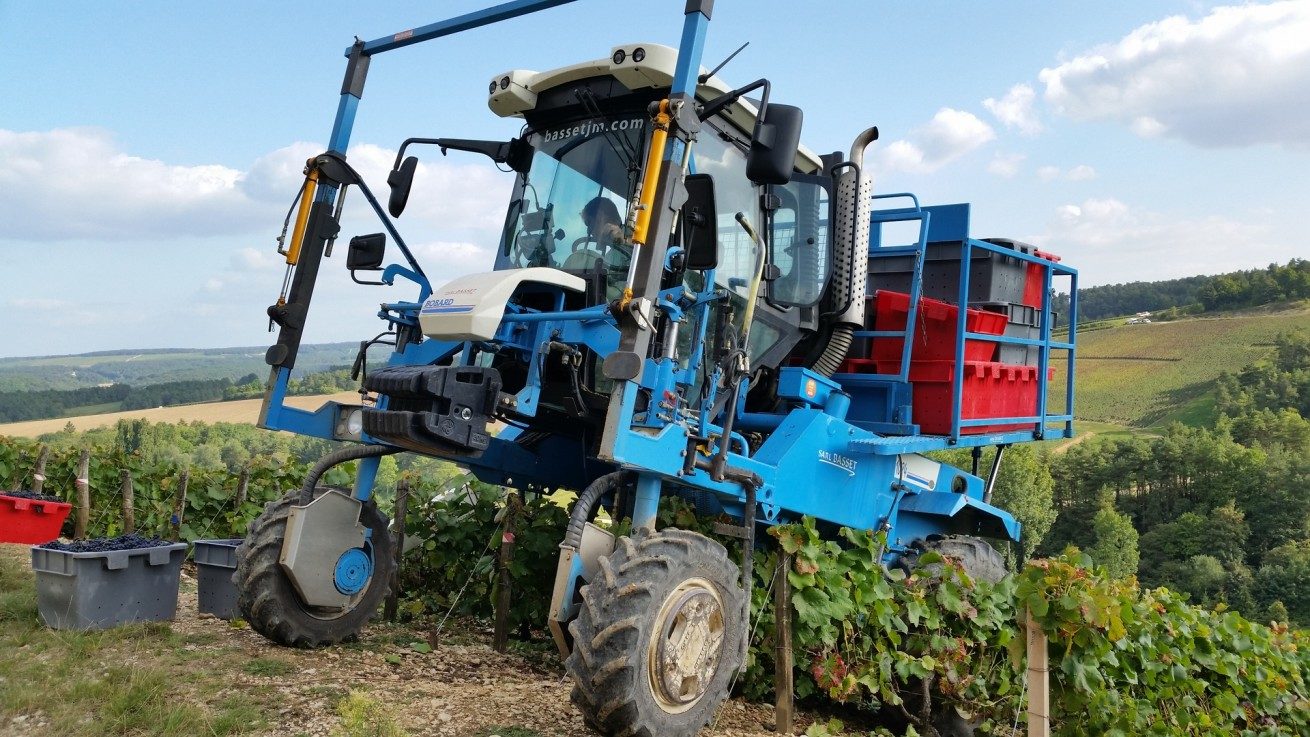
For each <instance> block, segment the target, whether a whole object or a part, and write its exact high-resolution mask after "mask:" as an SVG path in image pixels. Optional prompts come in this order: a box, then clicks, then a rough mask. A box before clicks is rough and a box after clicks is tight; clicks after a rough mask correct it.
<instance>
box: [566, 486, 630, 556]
mask: <svg viewBox="0 0 1310 737" xmlns="http://www.w3.org/2000/svg"><path fill="white" fill-rule="evenodd" d="M622 485H623V472H622V471H613V472H611V473H607V474H605V475H604V476H601V477H599V478H597V479H596V480H595V481H592V482H591V483H590V484H588V485H587V488H585V489H583V490H582V493H581V494H578V500H577V501H576V502H574V503H573V511H572V512H570V513H569V526H568V528H567V529H566V530H565V531H564V542H563V543H561V545H562V546H564V547H570V548H573V549H574V550H577V549H579V548H580V547H581V546H582V530H583V528H585V527H586V525H587V520H589V519H591V513H592V510H594V509H595V508H596V506H597V505H599V504H600V499H601V497H603V496H605V495H606V494H607V493H609V492H611V491H613V492H617V491H618V489H619V487H620V486H622Z"/></svg>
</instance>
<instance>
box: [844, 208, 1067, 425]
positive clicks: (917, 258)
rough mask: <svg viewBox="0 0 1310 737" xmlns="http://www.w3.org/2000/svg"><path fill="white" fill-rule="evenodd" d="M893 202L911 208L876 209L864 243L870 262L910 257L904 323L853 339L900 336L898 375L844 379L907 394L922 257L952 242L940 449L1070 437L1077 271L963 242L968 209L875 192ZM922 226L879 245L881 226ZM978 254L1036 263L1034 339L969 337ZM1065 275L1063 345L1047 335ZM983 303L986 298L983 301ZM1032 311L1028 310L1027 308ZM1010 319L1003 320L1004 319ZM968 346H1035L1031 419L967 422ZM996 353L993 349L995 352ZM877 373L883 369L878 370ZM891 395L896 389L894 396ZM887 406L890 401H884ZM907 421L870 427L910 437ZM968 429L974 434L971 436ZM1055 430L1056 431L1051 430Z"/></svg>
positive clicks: (1014, 252) (920, 292) (975, 242)
mask: <svg viewBox="0 0 1310 737" xmlns="http://www.w3.org/2000/svg"><path fill="white" fill-rule="evenodd" d="M895 198H909V199H910V201H911V202H912V203H913V205H912V206H911V207H904V208H896V209H885V210H875V211H873V212H872V213H871V216H870V228H871V229H870V244H869V246H870V247H869V257H870V260H871V262H872V261H873V260H876V259H880V258H898V257H904V256H912V257H913V259H914V261H913V270H912V273H911V276H910V286H909V300H910V301H909V310H908V313H907V314H906V320H905V326H904V329H903V330H885V329H883V330H859V331H856V333H855V337H856V338H857V339H873V340H876V339H900V340H901V341H902V344H901V360H900V366H899V371H898V372H897V373H881V372H878V373H860V374H855V375H849V374H848V375H843V376H842V379H843V381H846V380H850V381H854V382H860V383H863V384H866V385H867V384H871V383H872V384H883V385H886V386H887V387H888V390H889V391H892V390H893V389H895V388H896V387H897V386H899V387H900V391H901V395H900V396H902V397H906V396H908V395H909V394H910V392H911V391H912V389H911V386H910V385H911V368H912V365H913V362H914V347H915V343H916V341H915V340H914V337H915V335H916V330H918V329H919V328H920V324H919V323H920V319H919V318H920V315H919V308H920V302H921V298H922V297H923V293H924V287H923V279H924V270H925V260H926V259H927V257H928V244H929V243H958V244H959V283H958V290H957V291H956V293H955V295H954V298H955V304H956V308H957V309H956V318H955V319H956V324H955V331H954V335H955V344H954V346H953V351H952V355H953V357H954V361H953V370H952V371H951V378H950V431H949V434H948V435H945V436H932V437H941V438H942V440H943V441H944V442H943V443H942V445H943V446H974V445H990V444H998V443H1010V442H1022V441H1025V440H1032V439H1035V438H1045V437H1051V436H1052V434H1058V435H1059V436H1063V437H1072V436H1073V407H1074V373H1075V368H1076V353H1077V351H1076V341H1077V335H1076V331H1077V320H1078V297H1077V295H1078V272H1077V270H1076V269H1074V268H1071V267H1068V266H1064V265H1062V264H1060V263H1058V262H1056V261H1052V260H1048V259H1045V258H1041V257H1039V256H1035V255H1032V254H1029V253H1024V252H1023V251H1021V250H1019V249H1012V248H1008V247H1006V246H1003V245H998V244H996V243H991V242H987V241H981V240H975V239H972V238H970V237H969V234H968V221H969V209H968V205H943V206H928V207H925V206H921V205H920V204H919V201H918V198H917V197H915V196H914V195H912V194H909V193H896V194H888V195H879V196H876V197H875V198H874V199H876V200H888V199H895ZM913 221H918V222H919V223H920V228H919V235H918V238H917V240H916V241H915V242H914V243H910V244H906V245H891V246H887V245H883V242H884V239H883V233H882V226H883V225H885V224H888V223H896V222H913ZM978 251H983V252H988V253H989V254H990V255H989V256H988V257H989V258H993V259H1002V258H1008V259H1013V260H1016V261H1017V262H1019V263H1020V265H1021V266H1022V267H1023V268H1024V269H1025V270H1026V269H1028V268H1029V267H1030V266H1034V265H1035V266H1037V267H1040V269H1041V287H1042V296H1041V302H1040V313H1039V314H1040V317H1039V319H1038V327H1039V332H1038V337H1036V338H1032V337H1019V336H1008V335H993V334H988V333H979V332H973V331H970V330H969V329H968V327H969V322H968V320H969V314H968V313H969V304H970V300H969V297H970V294H971V287H972V284H971V281H972V278H973V266H974V260H975V255H976V253H977V252H978ZM1063 277H1067V278H1068V279H1069V284H1068V288H1069V294H1070V303H1069V315H1068V316H1067V318H1068V325H1069V328H1068V338H1067V340H1063V341H1057V340H1053V339H1052V332H1053V330H1054V328H1055V326H1054V322H1055V312H1054V310H1053V305H1052V299H1053V292H1052V287H1053V286H1054V281H1055V279H1057V278H1063ZM981 301H985V300H981ZM1029 306H1034V305H1029ZM1007 319H1008V316H1007ZM971 341H984V342H987V343H989V344H997V345H1000V346H1022V347H1033V348H1036V352H1037V360H1036V366H1035V369H1036V380H1035V384H1036V392H1035V401H1034V402H1033V410H1032V412H1031V413H1030V414H1026V415H1023V416H992V415H990V414H989V415H988V416H983V417H973V418H965V417H964V412H963V408H964V405H965V399H966V394H965V392H966V386H965V374H966V361H965V349H966V346H967V345H968V344H969V342H971ZM999 351H1000V349H999V348H998V350H997V352H999ZM1057 351H1064V352H1065V354H1066V356H1067V361H1066V373H1065V375H1064V377H1063V378H1064V381H1063V387H1062V389H1063V400H1064V401H1063V407H1062V408H1061V411H1059V412H1056V413H1052V412H1051V411H1050V409H1051V406H1052V402H1051V389H1052V387H1051V383H1052V382H1051V380H1050V378H1049V377H1050V376H1051V367H1052V363H1053V355H1052V354H1053V353H1054V352H1057ZM880 368H881V367H880ZM893 394H894V392H893ZM889 401H890V400H889ZM910 419H911V421H910V422H905V421H901V422H891V423H872V424H873V425H874V427H873V428H872V429H875V430H876V431H878V432H883V433H891V434H900V435H913V434H916V433H917V432H918V425H917V424H913V418H912V417H911V418H910ZM982 427H1001V428H1005V429H1004V430H1002V431H982V432H979V431H977V430H974V429H975V428H982ZM971 430H973V431H972V432H970V431H971ZM1053 431H1054V433H1053Z"/></svg>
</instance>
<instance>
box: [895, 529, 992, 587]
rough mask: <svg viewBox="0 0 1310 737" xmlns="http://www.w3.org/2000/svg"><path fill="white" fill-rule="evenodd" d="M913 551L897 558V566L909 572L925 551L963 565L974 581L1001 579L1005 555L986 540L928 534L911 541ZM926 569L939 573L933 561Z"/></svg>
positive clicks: (938, 568) (938, 566)
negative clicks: (924, 538) (898, 559)
mask: <svg viewBox="0 0 1310 737" xmlns="http://www.w3.org/2000/svg"><path fill="white" fill-rule="evenodd" d="M914 548H915V551H914V552H913V553H908V554H907V555H905V556H904V557H902V558H901V567H902V568H904V569H905V572H906V573H911V572H913V571H914V569H915V568H917V567H918V565H919V558H920V557H921V556H922V555H923V554H924V553H926V552H929V551H932V552H935V553H940V554H941V555H942V556H943V557H945V558H950V559H952V560H954V561H956V562H958V563H959V564H960V566H961V567H962V568H964V572H965V573H967V574H969V578H972V579H974V580H975V581H986V582H988V583H996V582H997V581H1000V580H1001V579H1002V578H1005V574H1006V573H1007V571H1006V570H1005V558H1003V557H1002V556H1001V554H1000V553H998V552H997V551H996V548H993V547H992V546H991V545H989V544H988V543H987V541H986V540H983V539H982V538H978V537H969V536H967V535H946V536H943V535H930V536H929V537H928V538H927V539H926V540H917V541H915V543H914ZM927 570H928V571H930V572H932V573H933V574H934V575H935V574H937V573H939V572H940V570H941V568H940V564H933V565H930V566H928V567H927Z"/></svg>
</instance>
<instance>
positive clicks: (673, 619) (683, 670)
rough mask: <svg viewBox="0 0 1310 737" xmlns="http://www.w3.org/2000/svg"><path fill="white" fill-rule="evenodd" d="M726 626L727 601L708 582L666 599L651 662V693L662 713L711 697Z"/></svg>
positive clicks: (686, 584) (688, 584)
mask: <svg viewBox="0 0 1310 737" xmlns="http://www.w3.org/2000/svg"><path fill="white" fill-rule="evenodd" d="M725 626H726V625H725V622H724V617H723V598H722V597H721V596H720V595H719V592H718V590H717V589H716V588H715V587H714V585H713V584H711V583H710V582H709V581H706V580H705V579H703V578H691V579H687V580H686V581H683V582H682V583H681V584H680V585H679V586H678V587H677V588H676V589H674V590H673V591H672V592H671V593H670V594H669V595H668V597H667V598H665V600H664V604H663V605H662V606H661V607H660V610H659V613H658V614H657V615H656V616H655V623H654V626H653V627H652V628H651V640H650V647H649V648H648V653H647V658H646V664H647V675H648V676H649V681H650V686H651V693H652V694H653V695H654V696H655V701H656V703H658V704H659V706H660V708H661V709H663V710H664V711H666V712H669V713H671V714H678V713H681V712H684V711H687V710H688V709H690V708H691V707H693V706H695V705H696V702H697V701H699V700H700V698H701V697H702V696H704V695H705V691H706V690H707V689H708V688H709V685H710V681H711V680H712V679H713V678H714V674H715V673H716V672H717V671H718V668H719V660H720V656H721V655H722V654H723V642H724V634H725Z"/></svg>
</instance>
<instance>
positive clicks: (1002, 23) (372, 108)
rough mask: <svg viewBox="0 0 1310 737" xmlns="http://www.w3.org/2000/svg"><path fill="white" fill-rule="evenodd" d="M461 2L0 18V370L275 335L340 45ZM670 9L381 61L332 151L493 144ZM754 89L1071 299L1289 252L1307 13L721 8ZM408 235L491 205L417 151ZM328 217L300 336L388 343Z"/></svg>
mask: <svg viewBox="0 0 1310 737" xmlns="http://www.w3.org/2000/svg"><path fill="white" fill-rule="evenodd" d="M481 7H483V3H481V2H475V1H472V0H449V1H448V2H442V3H431V2H382V1H379V2H371V3H358V2H349V3H347V2H337V1H332V0H325V1H323V2H317V3H313V4H309V3H267V2H254V1H248V0H233V1H231V2H224V3H177V2H149V1H142V2H135V3H103V2H84V1H77V0H72V1H69V2H59V3H50V2H35V1H32V2H22V1H17V0H0V89H3V91H4V92H3V95H4V97H3V98H2V99H0V264H2V265H0V315H3V319H2V320H0V356H27V355H54V354H65V353H82V352H87V351H96V350H115V349H128V348H164V347H227V346H255V345H264V344H268V343H270V342H271V341H272V340H273V338H274V336H272V335H270V334H268V333H267V332H266V330H267V319H266V317H265V313H264V310H265V308H266V307H267V305H269V304H270V303H272V302H273V301H274V300H275V299H276V298H277V294H278V291H279V288H280V285H281V282H282V277H283V272H284V269H285V263H284V262H283V261H282V259H281V258H280V257H279V256H277V254H276V253H275V248H276V244H275V238H276V237H277V235H278V233H279V231H280V230H281V226H282V220H283V217H284V216H285V214H286V211H287V208H288V206H289V205H290V204H291V201H292V199H293V197H294V196H295V194H296V191H297V188H298V187H299V184H300V180H301V169H302V168H303V165H304V161H305V159H306V158H307V157H309V156H312V155H313V154H315V153H317V152H319V151H321V150H322V149H323V148H325V146H326V143H327V136H328V133H329V131H330V129H331V122H332V117H333V114H334V112H335V109H336V104H337V99H338V93H339V90H340V86H341V77H342V74H343V72H344V69H345V59H344V57H343V51H344V49H345V48H346V47H347V46H348V45H349V44H350V42H351V41H352V40H353V39H354V37H355V36H359V37H361V38H364V39H365V40H371V39H374V38H379V37H382V36H389V35H391V34H393V33H396V32H398V31H401V30H404V29H407V28H412V27H414V26H419V25H424V24H427V23H432V22H435V21H438V20H442V19H444V18H447V17H452V16H455V15H459V14H462V13H466V12H470V11H473V10H477V9H479V8H481ZM683 7H684V2H683V0H656V1H655V2H644V3H637V2H626V1H624V2H619V1H618V0H608V1H607V0H579V2H575V3H571V4H568V5H564V6H561V7H558V8H554V9H551V10H547V11H544V12H541V13H538V14H536V15H533V16H527V17H524V18H518V19H515V20H512V21H509V22H506V23H502V24H499V25H495V26H490V27H486V28H481V29H477V30H474V31H470V32H467V33H464V34H461V35H457V36H453V37H448V38H446V39H440V40H437V41H433V42H428V43H426V44H419V45H417V46H412V47H408V48H405V49H401V50H397V51H393V52H389V53H386V54H382V55H380V56H378V57H376V58H375V59H374V60H373V62H372V65H371V68H370V71H369V78H368V83H367V86H366V88H365V92H364V97H363V101H362V103H361V105H360V109H359V113H358V117H357V119H356V126H355V132H354V136H353V138H352V145H351V149H350V151H349V158H350V160H351V161H352V162H353V163H354V164H355V166H356V167H357V168H359V169H360V170H361V172H363V173H364V175H365V177H366V179H367V180H368V181H370V182H372V184H373V186H374V187H375V188H376V189H377V190H378V191H380V192H383V194H385V173H386V170H387V168H388V167H389V166H390V163H391V160H392V158H393V157H394V155H395V149H396V147H397V146H398V144H399V142H400V141H402V140H403V139H405V138H406V137H409V136H449V137H456V138H486V139H507V138H509V137H510V136H512V135H515V134H516V133H517V132H518V129H519V124H517V123H516V122H515V121H513V120H505V119H500V118H497V117H496V116H495V115H493V114H492V113H491V112H490V111H489V110H488V109H487V106H486V84H487V80H489V79H491V78H492V77H493V75H495V76H498V75H499V74H500V73H502V72H504V71H508V70H510V69H533V70H538V71H541V70H546V69H551V68H555V67H559V66H564V65H566V64H570V63H575V62H578V61H583V60H588V59H595V58H601V57H604V56H608V55H609V50H610V48H611V46H613V45H616V44H620V43H628V42H633V41H642V42H654V43H664V44H667V45H670V46H676V45H677V40H678V37H679V34H680V31H681V27H682V12H683ZM746 42H749V43H750V45H749V46H748V47H747V48H746V50H745V51H743V52H742V53H741V54H740V55H739V56H737V57H736V59H734V60H733V61H732V62H731V63H730V64H728V66H727V67H725V68H724V70H723V71H722V72H721V73H720V76H721V77H723V78H724V79H725V80H727V81H728V82H729V83H730V84H736V85H741V84H745V83H746V82H749V81H752V80H755V79H758V78H760V77H768V78H769V79H770V80H771V82H772V89H773V93H772V94H773V98H772V99H773V100H775V101H777V102H785V103H789V104H793V105H798V106H800V107H801V108H802V109H803V110H804V111H805V124H804V132H803V134H802V140H803V141H804V142H805V144H806V145H807V146H809V147H810V148H811V149H813V150H815V151H817V152H828V151H846V150H848V149H849V147H850V143H851V140H852V139H853V138H854V137H855V135H856V134H858V133H859V132H860V131H861V130H862V129H864V128H865V127H867V126H869V125H877V126H878V127H879V129H880V131H881V134H882V137H881V140H879V141H878V142H876V143H875V144H874V145H873V146H872V147H871V148H870V149H869V151H868V154H867V167H866V168H867V171H868V172H869V173H870V175H871V176H873V178H874V187H875V190H876V191H878V192H881V193H888V192H906V191H909V192H914V193H915V194H917V195H918V196H919V198H920V200H921V201H922V202H924V203H925V204H936V203H951V202H970V203H972V233H973V235H974V236H975V237H993V236H1000V237H1012V238H1018V239H1020V240H1026V241H1028V242H1031V243H1035V244H1037V245H1038V246H1039V247H1041V248H1042V249H1044V250H1046V251H1049V252H1053V253H1056V254H1059V255H1060V256H1061V257H1062V258H1063V259H1064V261H1065V263H1068V264H1070V265H1072V266H1075V267H1076V268H1078V269H1079V271H1080V279H1081V286H1094V285H1098V284H1111V283H1120V282H1127V281H1137V280H1159V279H1169V278H1175V277H1181V276H1189V275H1193V274H1213V273H1221V272H1224V271H1231V270H1236V269H1244V268H1256V267H1262V266H1265V265H1268V264H1270V263H1273V262H1285V261H1287V260H1288V259H1291V258H1305V257H1307V256H1310V247H1307V246H1306V239H1305V236H1304V235H1303V228H1304V225H1303V224H1304V222H1305V220H1306V218H1307V215H1310V212H1307V211H1308V210H1310V207H1308V203H1310V174H1307V172H1308V171H1310V0H1292V1H1288V2H1272V3H1250V4H1241V5H1223V4H1214V3H1206V2H1184V1H1179V0H1139V1H1137V2H1132V3H1073V2H1049V3H1032V2H1000V1H998V2H988V3H976V2H964V1H963V0H959V1H957V2H945V1H941V0H939V1H926V2H914V3H910V2H885V1H881V0H880V1H876V2H875V1H872V0H860V1H858V2H857V1H853V0H852V1H849V2H815V3H795V2H787V1H785V0H751V1H750V2H747V1H746V0H718V2H716V3H715V7H714V16H713V19H712V21H711V23H710V25H709V30H708V34H707V39H706V45H705V64H706V66H713V65H715V64H717V63H718V61H720V60H722V59H723V58H724V57H726V56H727V55H728V54H729V53H731V52H732V51H733V50H734V49H736V48H737V47H738V46H740V45H741V44H743V43H746ZM415 153H417V154H419V155H420V157H421V158H422V159H423V164H422V165H421V167H420V170H419V175H418V177H417V178H416V180H415V185H414V190H413V194H412V196H411V198H410V206H409V209H408V210H407V212H406V213H405V215H404V217H403V218H401V220H400V221H399V228H400V230H401V233H402V235H404V236H405V239H406V241H407V242H409V243H410V244H411V245H412V246H414V248H415V250H416V252H417V253H418V256H419V259H420V262H421V263H422V264H423V265H424V268H425V270H426V271H427V272H428V273H429V275H430V276H432V277H433V280H434V281H435V282H441V281H444V280H446V279H448V278H452V277H455V276H458V275H460V274H465V273H471V272H476V271H484V270H488V269H490V268H491V262H492V258H493V256H492V254H493V250H494V243H495V240H496V238H497V236H498V230H499V226H500V224H501V222H502V221H503V213H504V207H505V203H506V201H507V199H508V194H509V190H510V185H511V179H510V176H509V175H508V174H504V173H501V172H499V171H497V170H496V169H495V168H494V167H493V166H492V165H491V163H490V162H489V160H487V159H485V158H483V157H480V156H477V155H474V154H461V153H459V152H452V153H451V155H450V156H448V157H444V158H443V157H442V156H440V154H439V153H437V152H436V151H435V150H433V149H430V148H429V149H426V150H417V151H415ZM352 194H353V197H348V199H347V206H346V214H345V218H344V221H345V222H344V224H343V233H342V238H341V240H340V242H339V247H340V248H339V252H338V256H337V257H335V258H333V259H329V260H327V261H325V263H324V266H323V271H322V273H321V276H320V281H319V287H318V290H317V292H316V294H315V300H314V306H313V308H312V310H311V313H310V319H309V325H308V327H307V329H306V335H305V340H306V341H307V342H314V343H317V342H329V341H343V340H360V339H365V338H369V337H372V336H373V335H374V334H376V333H377V332H379V331H380V330H382V329H383V325H382V323H381V322H380V321H378V320H377V319H376V317H375V313H376V311H377V305H378V303H380V302H388V301H400V300H411V299H413V298H414V297H415V296H416V294H415V290H414V289H413V288H411V287H408V286H396V287H392V288H383V287H360V286H356V285H354V284H351V283H350V280H349V278H348V275H347V273H346V271H345V268H344V253H343V251H344V248H343V247H344V245H345V242H346V241H347V240H348V239H349V237H350V236H352V235H356V234H361V233H368V232H375V231H378V230H381V228H380V227H378V224H377V222H376V220H371V219H370V216H369V215H368V213H367V212H366V211H365V209H364V206H363V198H362V197H360V196H359V195H358V193H352Z"/></svg>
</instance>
